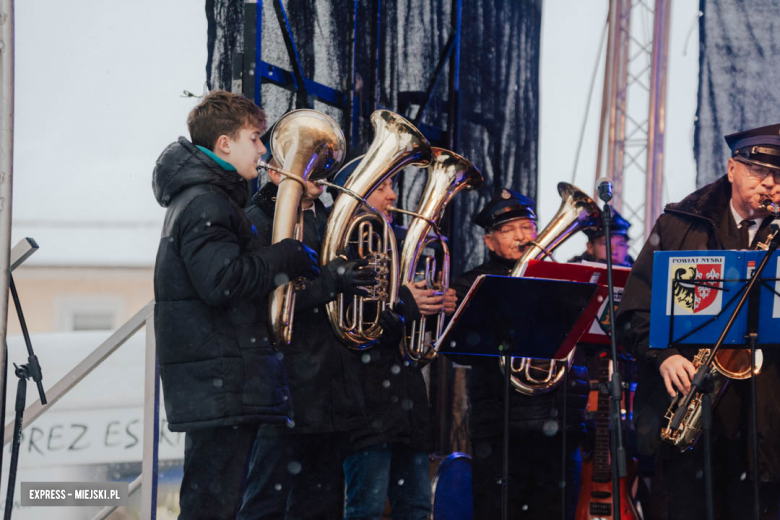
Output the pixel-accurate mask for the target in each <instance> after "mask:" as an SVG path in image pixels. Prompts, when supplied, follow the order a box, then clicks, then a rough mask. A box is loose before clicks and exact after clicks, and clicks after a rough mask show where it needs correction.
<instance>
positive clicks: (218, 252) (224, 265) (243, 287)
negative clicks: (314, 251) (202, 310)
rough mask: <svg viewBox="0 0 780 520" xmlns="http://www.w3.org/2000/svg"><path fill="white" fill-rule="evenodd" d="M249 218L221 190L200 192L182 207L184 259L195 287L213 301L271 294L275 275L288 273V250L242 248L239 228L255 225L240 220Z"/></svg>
mask: <svg viewBox="0 0 780 520" xmlns="http://www.w3.org/2000/svg"><path fill="white" fill-rule="evenodd" d="M195 202H197V204H196V203H195ZM203 208H208V211H203ZM245 218H246V217H245V216H244V213H243V212H242V211H240V210H239V209H237V208H234V207H233V205H232V204H231V203H230V202H229V201H228V200H226V199H225V197H224V196H222V195H220V194H218V193H205V194H203V195H200V196H198V197H197V198H196V199H195V200H193V201H192V203H190V204H188V205H187V207H186V208H184V209H183V211H182V214H181V217H180V219H179V223H178V227H179V229H178V233H177V238H178V241H179V251H180V254H181V258H182V261H183V263H184V265H185V267H186V269H187V274H188V275H189V277H190V280H191V281H192V284H193V286H194V287H195V290H196V291H197V293H198V295H199V296H200V297H201V298H202V299H203V301H205V302H206V303H208V304H209V305H214V306H221V305H226V304H227V303H228V302H230V301H232V300H235V299H241V298H259V297H262V296H265V295H267V294H268V293H269V292H270V291H271V290H273V289H274V287H275V283H274V277H275V276H276V275H277V274H278V273H282V272H284V267H285V265H286V264H287V258H286V256H287V255H288V252H287V251H286V250H285V248H277V247H273V246H272V247H269V248H266V249H262V250H258V251H251V252H247V251H242V249H241V245H240V244H241V243H240V241H239V237H238V233H239V229H240V228H241V226H242V225H243V226H245V227H246V228H247V229H248V228H249V224H248V223H247V222H243V223H242V222H241V221H240V220H239V219H245Z"/></svg>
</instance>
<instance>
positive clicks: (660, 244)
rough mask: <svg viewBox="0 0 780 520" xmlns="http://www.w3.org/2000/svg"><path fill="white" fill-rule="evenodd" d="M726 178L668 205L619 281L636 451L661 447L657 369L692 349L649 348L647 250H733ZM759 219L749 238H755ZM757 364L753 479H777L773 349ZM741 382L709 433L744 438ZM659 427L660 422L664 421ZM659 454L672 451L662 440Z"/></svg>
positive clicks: (779, 416)
mask: <svg viewBox="0 0 780 520" xmlns="http://www.w3.org/2000/svg"><path fill="white" fill-rule="evenodd" d="M730 200H731V183H729V181H728V178H727V177H726V176H723V177H722V178H720V179H719V180H717V181H715V182H713V183H712V184H709V185H707V186H705V187H703V188H701V189H699V190H698V191H695V192H694V193H692V194H691V195H689V196H687V197H686V198H685V199H683V200H682V201H681V202H679V203H677V204H669V205H667V206H666V208H665V210H664V214H663V215H661V216H660V217H659V218H658V220H657V221H656V223H655V226H654V227H653V231H652V233H651V235H650V239H649V240H648V241H647V243H646V244H645V245H644V247H643V248H642V252H641V253H639V256H638V257H637V260H636V264H634V268H633V270H632V271H631V275H630V276H629V278H628V282H627V283H626V288H625V292H624V293H623V299H622V301H621V302H620V307H619V308H618V313H617V315H616V316H615V322H616V325H617V331H618V341H619V342H620V343H621V344H622V345H624V346H625V347H626V348H627V349H628V350H629V351H630V352H631V353H632V354H633V355H634V356H635V357H636V358H637V361H638V362H639V364H640V373H639V379H638V381H637V390H636V395H635V397H634V421H635V424H636V430H637V443H638V447H639V450H640V452H642V453H648V454H649V453H655V452H657V450H658V449H659V446H660V445H661V442H660V430H661V426H662V419H663V416H664V413H665V412H666V409H667V408H668V406H669V403H670V401H671V399H670V397H669V395H668V394H667V393H666V388H665V386H664V383H663V379H662V378H661V375H660V373H659V371H658V369H659V367H660V366H661V363H663V362H664V361H665V360H666V359H667V358H669V357H670V356H672V355H674V354H682V355H684V356H686V357H687V358H688V359H692V358H693V355H694V354H695V353H696V349H690V348H684V349H681V350H678V349H675V348H668V349H663V350H660V349H650V345H649V334H650V302H651V294H650V290H651V286H652V279H653V253H654V252H655V251H681V250H705V249H710V250H720V249H738V248H739V238H738V237H739V234H738V229H737V223H736V222H735V221H734V218H733V217H732V216H731V208H730V204H729V202H730ZM768 221H769V219H767V220H766V221H764V222H763V223H762V224H761V226H760V228H759V231H758V233H757V234H756V238H755V239H754V244H755V243H756V241H758V240H763V239H764V236H765V234H766V232H767V230H768V228H767V224H768ZM763 353H764V365H763V368H762V369H761V375H760V376H759V377H757V378H756V388H757V392H758V396H759V398H758V431H759V432H760V434H759V460H760V465H759V469H760V478H761V480H765V481H775V482H780V374H778V353H777V349H763ZM748 385H749V382H748V381H733V382H732V383H731V384H730V385H729V387H728V388H727V389H726V391H725V392H724V394H723V397H722V398H721V401H720V402H719V404H718V406H717V407H716V409H715V414H714V417H713V427H714V431H715V433H716V435H722V436H726V437H728V438H737V437H740V436H743V437H746V436H747V433H748V429H747V426H746V425H747V424H748V421H747V418H748V415H747V414H748V409H749V402H750V401H749V397H748ZM664 425H665V423H664ZM663 453H664V454H666V455H670V456H671V455H672V454H671V450H667V446H666V445H664V450H663Z"/></svg>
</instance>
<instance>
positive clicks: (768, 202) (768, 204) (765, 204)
mask: <svg viewBox="0 0 780 520" xmlns="http://www.w3.org/2000/svg"><path fill="white" fill-rule="evenodd" d="M760 206H761V207H762V208H764V209H765V210H767V211H768V212H769V213H771V214H772V215H774V216H775V217H777V216H778V214H777V207H776V206H775V205H774V204H773V203H772V199H770V198H769V197H766V198H764V199H763V200H762V201H761V204H760Z"/></svg>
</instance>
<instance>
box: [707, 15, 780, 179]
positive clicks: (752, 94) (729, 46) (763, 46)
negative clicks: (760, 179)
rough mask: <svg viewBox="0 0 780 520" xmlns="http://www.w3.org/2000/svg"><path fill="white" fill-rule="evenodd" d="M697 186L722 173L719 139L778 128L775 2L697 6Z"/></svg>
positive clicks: (779, 40) (724, 155) (724, 151)
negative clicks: (773, 127)
mask: <svg viewBox="0 0 780 520" xmlns="http://www.w3.org/2000/svg"><path fill="white" fill-rule="evenodd" d="M700 10H701V11H702V12H703V13H704V16H702V17H701V18H700V20H699V41H700V54H699V67H700V69H699V106H698V111H697V116H698V117H697V120H696V130H695V137H694V155H695V157H696V164H697V185H698V186H703V185H705V184H708V183H710V182H712V181H714V180H715V179H717V178H719V177H721V176H722V175H724V174H725V173H726V161H727V160H728V158H729V157H730V156H731V152H730V150H729V148H728V146H726V142H725V141H724V140H723V136H724V135H727V134H730V133H732V132H738V131H741V130H747V129H750V128H755V127H759V126H764V125H771V124H775V123H780V86H779V85H780V32H778V29H780V2H778V0H750V1H745V0H701V7H700Z"/></svg>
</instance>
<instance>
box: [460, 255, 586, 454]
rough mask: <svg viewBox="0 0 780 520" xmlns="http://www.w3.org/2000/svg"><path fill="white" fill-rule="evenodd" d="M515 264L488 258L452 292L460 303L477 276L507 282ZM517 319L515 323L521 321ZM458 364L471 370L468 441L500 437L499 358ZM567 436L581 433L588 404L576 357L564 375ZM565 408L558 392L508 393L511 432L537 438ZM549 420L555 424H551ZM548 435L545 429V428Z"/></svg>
mask: <svg viewBox="0 0 780 520" xmlns="http://www.w3.org/2000/svg"><path fill="white" fill-rule="evenodd" d="M514 265H515V262H514V260H505V259H502V258H500V257H499V256H497V255H495V254H493V253H491V254H490V260H489V261H488V262H486V263H484V264H482V265H480V266H478V267H476V268H475V269H473V270H471V271H469V272H467V273H465V274H462V275H461V276H459V277H458V278H457V279H456V280H455V283H453V284H452V287H453V288H454V289H455V291H456V292H457V294H458V302H459V303H460V302H462V301H463V298H465V296H466V294H467V293H468V291H469V289H470V288H471V286H472V285H473V283H474V281H475V280H476V279H477V277H478V276H479V275H481V274H493V275H501V276H508V275H509V272H510V271H511V270H512V267H514ZM521 318H522V317H520V318H519V319H521ZM454 359H455V361H457V362H458V363H460V364H467V365H471V370H469V371H468V373H467V376H466V382H467V385H468V393H469V426H470V429H471V438H472V440H478V439H485V438H489V437H497V436H500V435H501V432H502V431H503V424H504V406H503V396H504V377H503V374H502V372H501V369H500V368H499V362H498V358H496V357H483V356H467V355H460V356H457V357H455V358H454ZM568 379H569V387H568V396H567V411H566V414H567V415H566V420H567V431H568V432H570V433H572V434H577V435H580V434H584V432H585V406H586V405H587V402H588V392H589V382H588V370H587V368H586V367H585V366H584V363H582V362H581V357H580V355H579V354H578V355H575V360H574V364H573V365H572V368H571V370H570V372H569V375H568ZM562 405H563V391H562V388H561V387H558V388H557V389H556V390H553V391H552V392H550V393H548V394H544V395H540V396H534V397H529V396H526V395H523V394H521V393H519V392H516V391H514V390H512V391H511V393H510V404H509V406H510V411H509V427H510V430H511V432H512V433H513V434H518V433H519V434H527V433H539V432H541V431H543V428H544V427H545V425H546V424H547V425H550V424H553V425H554V424H556V423H557V419H556V417H560V413H561V411H562ZM550 420H553V421H554V422H553V423H550V422H549V421H550ZM545 430H546V428H545Z"/></svg>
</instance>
